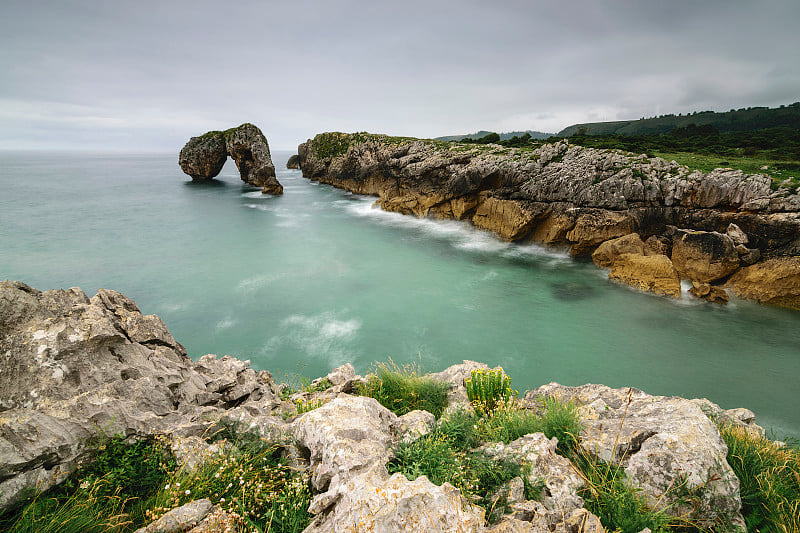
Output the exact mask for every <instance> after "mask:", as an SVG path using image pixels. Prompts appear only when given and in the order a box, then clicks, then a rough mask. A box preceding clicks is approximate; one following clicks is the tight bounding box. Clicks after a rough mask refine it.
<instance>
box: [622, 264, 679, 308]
mask: <svg viewBox="0 0 800 533" xmlns="http://www.w3.org/2000/svg"><path fill="white" fill-rule="evenodd" d="M608 279H613V280H615V281H619V282H621V283H624V284H626V285H630V286H631V287H635V288H637V289H639V290H642V291H645V292H652V293H654V294H660V295H662V296H669V297H671V298H680V297H681V280H680V277H679V276H678V272H677V271H676V270H675V267H674V266H673V264H672V261H670V260H669V257H667V256H666V255H658V254H653V255H639V254H635V253H632V254H621V255H619V256H617V258H616V259H615V260H614V262H613V263H612V265H611V270H610V271H609V272H608Z"/></svg>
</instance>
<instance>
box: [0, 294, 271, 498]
mask: <svg viewBox="0 0 800 533" xmlns="http://www.w3.org/2000/svg"><path fill="white" fill-rule="evenodd" d="M0 332H2V337H0V369H2V371H0V391H2V395H0V508H3V507H6V506H8V505H12V504H13V503H14V502H16V501H17V500H18V498H19V497H20V495H21V494H22V493H23V492H24V491H25V490H26V489H28V488H30V487H38V488H40V489H46V488H48V487H51V486H53V485H54V484H56V483H58V482H60V481H61V480H63V479H64V477H65V476H66V475H67V474H68V473H69V472H71V471H72V470H73V469H74V468H75V465H76V463H77V461H78V460H79V459H80V458H81V455H82V453H83V451H84V449H85V442H86V441H87V440H88V439H90V438H92V437H94V436H97V435H98V434H99V433H100V432H103V433H104V434H107V435H115V434H120V433H121V434H123V435H142V436H143V435H151V434H154V433H171V434H175V435H193V434H195V435H200V434H202V433H203V432H204V431H205V430H206V429H207V428H208V427H209V426H210V425H211V424H213V423H214V421H215V420H216V419H219V418H221V417H222V416H225V415H227V414H229V411H228V409H229V408H232V407H234V406H237V407H236V409H237V411H236V412H240V411H242V410H248V409H249V410H251V411H253V412H256V413H262V414H265V415H268V414H269V413H270V412H271V411H272V410H273V409H275V408H277V407H279V406H280V404H281V402H280V399H279V398H278V396H277V393H276V390H275V384H274V383H273V381H272V378H271V376H270V374H269V373H268V372H263V371H262V372H255V371H254V370H252V369H250V368H248V364H249V363H248V362H246V361H245V362H243V361H239V360H237V359H234V358H232V357H227V356H226V357H223V358H221V359H217V358H216V357H215V356H213V355H207V356H204V357H202V358H201V359H200V360H199V361H197V362H194V361H192V360H191V359H189V357H187V356H186V350H185V349H184V348H183V347H182V346H181V345H180V344H179V343H178V342H176V341H175V339H174V338H173V337H172V335H170V333H169V331H168V330H167V327H166V326H165V325H164V323H163V322H162V321H161V319H160V318H158V317H157V316H155V315H142V313H141V312H140V311H139V308H138V307H137V306H136V304H135V303H134V302H133V301H132V300H130V299H128V298H126V297H125V296H124V295H122V294H120V293H118V292H115V291H110V290H105V289H100V290H99V291H98V292H97V294H96V295H95V296H94V297H92V298H91V299H90V298H88V297H87V296H86V295H85V294H84V293H83V292H82V291H81V290H80V289H77V288H72V289H68V290H51V291H45V292H40V291H38V290H36V289H33V288H31V287H28V286H27V285H25V284H23V283H19V282H7V281H5V282H0ZM232 412H234V411H231V412H230V413H232Z"/></svg>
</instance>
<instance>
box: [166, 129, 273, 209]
mask: <svg viewBox="0 0 800 533" xmlns="http://www.w3.org/2000/svg"><path fill="white" fill-rule="evenodd" d="M227 156H231V158H232V159H233V160H234V162H235V163H236V168H238V169H239V174H240V176H241V178H242V181H244V182H246V183H249V184H250V185H255V186H256V187H262V192H263V193H264V194H282V193H283V186H282V185H281V184H280V183H279V182H278V180H277V179H276V178H275V165H273V164H272V157H271V156H270V153H269V145H268V144H267V138H266V137H264V134H263V133H261V130H260V129H258V128H257V127H256V126H254V125H252V124H247V123H245V124H242V125H241V126H238V127H236V128H231V129H229V130H225V131H209V132H208V133H205V134H203V135H201V136H199V137H192V138H191V139H189V142H187V143H186V145H185V146H184V147H183V148H182V149H181V153H180V155H179V157H178V163H179V164H180V166H181V170H183V172H184V173H186V174H188V175H189V176H191V177H192V179H193V180H206V179H211V178H213V177H215V176H216V175H217V174H219V172H220V171H221V170H222V167H223V165H224V164H225V160H226V159H227Z"/></svg>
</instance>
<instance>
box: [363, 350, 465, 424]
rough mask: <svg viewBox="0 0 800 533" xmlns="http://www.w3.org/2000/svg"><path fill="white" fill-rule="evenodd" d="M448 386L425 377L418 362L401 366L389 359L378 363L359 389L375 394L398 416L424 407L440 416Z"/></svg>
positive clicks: (369, 394) (445, 403)
mask: <svg viewBox="0 0 800 533" xmlns="http://www.w3.org/2000/svg"><path fill="white" fill-rule="evenodd" d="M448 389H449V385H448V384H447V383H442V382H440V381H436V380H435V379H433V378H430V377H425V376H424V375H423V374H422V371H421V370H420V367H419V365H417V364H413V363H410V364H407V365H403V366H398V365H396V364H395V363H394V362H393V361H392V360H391V359H390V360H389V361H388V362H386V363H377V364H376V370H375V372H374V373H373V374H371V375H370V376H369V377H368V378H367V382H366V384H362V385H360V386H359V389H358V392H359V394H361V395H362V396H369V397H372V398H375V399H376V400H378V402H379V403H380V404H381V405H383V406H384V407H386V408H387V409H389V410H390V411H392V412H393V413H395V414H396V415H398V416H402V415H404V414H406V413H409V412H411V411H414V410H417V409H421V410H423V411H428V412H429V413H433V415H434V416H435V417H436V418H439V417H440V416H442V413H443V412H444V409H445V408H446V407H447V391H448Z"/></svg>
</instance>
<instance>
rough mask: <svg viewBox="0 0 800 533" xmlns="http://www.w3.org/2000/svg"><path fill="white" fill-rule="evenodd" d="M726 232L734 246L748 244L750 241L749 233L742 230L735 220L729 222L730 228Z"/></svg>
mask: <svg viewBox="0 0 800 533" xmlns="http://www.w3.org/2000/svg"><path fill="white" fill-rule="evenodd" d="M725 233H726V234H727V235H728V237H730V238H731V240H732V241H733V245H734V246H739V245H740V244H747V243H748V242H749V239H748V238H747V234H746V233H745V232H744V231H742V228H740V227H739V226H737V225H736V224H734V223H733V222H731V223H730V224H728V229H727V230H725Z"/></svg>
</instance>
